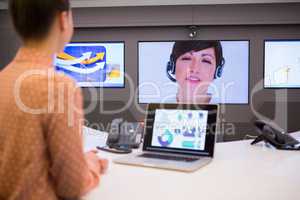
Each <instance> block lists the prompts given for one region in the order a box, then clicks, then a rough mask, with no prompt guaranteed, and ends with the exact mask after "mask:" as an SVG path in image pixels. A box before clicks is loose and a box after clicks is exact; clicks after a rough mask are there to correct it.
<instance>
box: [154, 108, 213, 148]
mask: <svg viewBox="0 0 300 200" xmlns="http://www.w3.org/2000/svg"><path fill="white" fill-rule="evenodd" d="M207 119H208V111H205V110H171V109H168V110H167V109H157V110H156V111H155V119H154V125H153V137H152V146H154V147H168V148H178V149H191V150H201V151H203V150H204V148H205V138H206V129H207Z"/></svg>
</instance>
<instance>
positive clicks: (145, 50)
mask: <svg viewBox="0 0 300 200" xmlns="http://www.w3.org/2000/svg"><path fill="white" fill-rule="evenodd" d="M173 45H174V42H139V45H138V46H139V97H138V98H139V103H176V95H177V89H178V85H177V83H174V82H172V81H170V80H169V79H168V77H167V74H166V67H167V62H168V61H169V59H170V54H171V52H172V48H173ZM221 45H222V48H223V56H224V58H225V65H224V68H223V73H222V76H221V78H218V79H215V80H214V81H213V83H212V84H211V86H210V87H209V90H208V93H210V94H212V100H211V101H210V103H212V104H216V103H222V104H248V90H249V41H221Z"/></svg>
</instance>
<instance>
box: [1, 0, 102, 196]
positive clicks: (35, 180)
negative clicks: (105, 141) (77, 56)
mask: <svg viewBox="0 0 300 200" xmlns="http://www.w3.org/2000/svg"><path fill="white" fill-rule="evenodd" d="M9 9H10V13H11V17H12V21H13V24H14V27H15V29H16V31H17V33H18V34H19V36H20V37H21V39H22V42H23V45H22V47H21V48H20V49H19V51H18V53H17V55H16V57H15V58H14V60H13V61H12V62H11V63H10V64H9V65H8V66H7V67H6V68H5V69H4V70H3V71H1V72H0V179H1V181H0V199H9V200H21V199H24V200H34V199H36V200H42V199H49V200H50V199H51V200H54V199H76V198H79V197H80V196H82V195H84V194H86V193H87V192H88V191H90V190H91V189H93V188H94V187H95V186H97V185H98V183H99V179H100V175H101V174H102V173H104V172H105V171H106V169H107V160H103V159H99V158H98V157H97V155H96V152H95V151H91V152H88V153H84V152H83V141H82V123H83V111H82V95H81V91H80V89H78V88H77V87H76V85H75V83H74V82H73V81H72V80H71V79H70V78H68V77H66V76H64V75H61V74H57V73H56V72H55V70H54V66H53V62H54V57H55V54H57V53H59V52H62V51H63V49H64V46H65V45H66V44H67V43H68V42H69V41H70V39H71V37H72V34H73V21H72V11H71V9H70V5H69V1H68V0H10V1H9Z"/></svg>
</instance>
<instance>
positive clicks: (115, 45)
mask: <svg viewBox="0 0 300 200" xmlns="http://www.w3.org/2000/svg"><path fill="white" fill-rule="evenodd" d="M55 66H56V70H57V71H58V72H63V73H64V74H66V75H68V76H70V77H71V78H73V79H74V80H75V81H76V83H77V84H78V86H81V87H112V88H113V87H124V68H125V67H124V43H122V42H111V43H90V42H89V43H88V42H86V43H70V44H68V45H67V46H66V47H65V49H64V52H62V53H60V54H58V55H57V56H56V59H55Z"/></svg>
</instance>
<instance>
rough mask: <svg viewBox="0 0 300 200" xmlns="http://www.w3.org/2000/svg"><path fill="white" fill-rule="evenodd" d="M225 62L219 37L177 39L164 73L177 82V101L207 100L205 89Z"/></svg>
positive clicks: (203, 101)
mask: <svg viewBox="0 0 300 200" xmlns="http://www.w3.org/2000/svg"><path fill="white" fill-rule="evenodd" d="M224 64H225V60H224V58H223V50H222V46H221V43H220V42H219V41H177V42H175V44H174V46H173V50H172V53H171V56H170V61H169V62H168V65H167V75H168V77H169V79H170V80H171V81H174V82H177V83H178V91H177V96H176V101H177V102H178V103H194V104H197V103H198V104H200V103H210V102H211V99H212V96H211V94H209V93H208V88H209V86H210V85H211V84H212V83H213V81H214V79H216V78H220V77H221V76H222V70H223V67H224Z"/></svg>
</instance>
